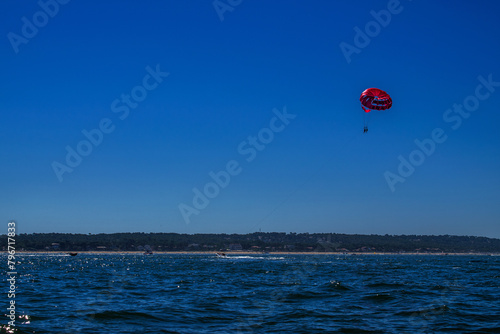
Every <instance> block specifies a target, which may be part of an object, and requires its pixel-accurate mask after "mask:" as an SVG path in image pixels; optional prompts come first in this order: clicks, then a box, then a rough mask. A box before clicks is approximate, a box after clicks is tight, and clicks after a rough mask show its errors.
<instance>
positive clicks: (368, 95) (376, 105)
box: [359, 88, 392, 133]
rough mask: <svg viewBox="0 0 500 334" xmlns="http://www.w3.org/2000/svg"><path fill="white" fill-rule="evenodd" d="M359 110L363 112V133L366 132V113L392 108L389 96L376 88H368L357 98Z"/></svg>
mask: <svg viewBox="0 0 500 334" xmlns="http://www.w3.org/2000/svg"><path fill="white" fill-rule="evenodd" d="M359 101H360V102H361V108H362V109H363V110H364V112H365V127H364V130H363V132H364V133H366V132H368V113H369V112H370V111H372V110H387V109H389V108H390V107H392V99H391V97H390V95H389V94H387V93H386V92H384V91H383V90H381V89H378V88H368V89H366V90H365V91H364V92H363V93H361V96H360V98H359Z"/></svg>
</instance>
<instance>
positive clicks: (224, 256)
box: [215, 253, 227, 259]
mask: <svg viewBox="0 0 500 334" xmlns="http://www.w3.org/2000/svg"><path fill="white" fill-rule="evenodd" d="M215 255H217V257H218V258H221V259H225V258H227V255H226V253H215Z"/></svg>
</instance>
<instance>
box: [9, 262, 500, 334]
mask: <svg viewBox="0 0 500 334" xmlns="http://www.w3.org/2000/svg"><path fill="white" fill-rule="evenodd" d="M1 258H2V259H3V260H4V262H5V264H6V263H7V258H6V256H2V257H1ZM16 260H17V268H16V269H17V277H16V278H17V280H16V295H15V305H16V309H15V312H16V321H15V327H13V326H10V327H9V326H7V323H8V321H9V318H8V317H7V315H8V311H4V313H5V315H6V316H5V317H4V319H2V332H3V333H6V332H9V333H10V332H12V333H71V334H73V333H412V334H415V333H500V257H497V256H463V255H461V256H451V255H450V256H432V255H356V256H354V255H273V254H266V255H246V256H234V255H229V256H228V257H227V258H217V257H216V256H215V255H211V254H210V255H206V254H205V255H172V254H154V255H148V256H145V255H127V254H113V255H95V254H94V255H93V254H79V255H77V256H75V257H70V256H63V255H59V256H57V255H52V256H49V255H20V254H17V259H16ZM5 272H7V270H6V271H5ZM3 284H4V285H5V286H4V288H3V290H4V291H5V292H7V291H8V290H9V283H8V282H7V281H5V280H4V283H3ZM2 299H3V300H2ZM2 299H0V301H1V302H2V303H3V307H4V310H6V308H7V307H8V306H9V304H8V303H9V300H10V299H8V298H7V293H5V294H4V297H3V298H2Z"/></svg>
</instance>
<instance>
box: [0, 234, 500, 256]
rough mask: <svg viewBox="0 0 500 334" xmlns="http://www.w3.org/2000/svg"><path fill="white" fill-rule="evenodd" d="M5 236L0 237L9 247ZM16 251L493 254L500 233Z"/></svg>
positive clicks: (89, 241)
mask: <svg viewBox="0 0 500 334" xmlns="http://www.w3.org/2000/svg"><path fill="white" fill-rule="evenodd" d="M7 241H8V240H7V236H6V235H1V236H0V242H1V245H2V247H3V248H0V250H4V251H5V250H7V249H6V245H7ZM15 249H16V252H23V251H24V252H37V253H38V252H47V253H53V252H62V253H68V252H72V253H84V252H85V253H88V252H94V253H100V254H103V253H106V252H110V253H113V254H116V253H128V252H130V253H144V252H148V251H149V250H151V251H152V252H153V253H169V252H172V253H173V254H179V253H188V254H196V253H200V254H205V253H215V252H225V253H228V252H238V254H259V253H260V254H262V253H272V254H443V255H444V254H449V255H451V254H496V253H500V239H494V238H486V237H475V236H452V235H439V236H434V235H387V234H386V235H373V234H372V235H363V234H339V233H280V232H266V233H265V232H256V233H250V234H178V233H113V234H71V233H34V234H19V235H16V239H15Z"/></svg>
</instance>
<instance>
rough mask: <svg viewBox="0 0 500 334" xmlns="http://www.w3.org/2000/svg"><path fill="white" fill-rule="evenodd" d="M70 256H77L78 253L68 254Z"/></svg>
mask: <svg viewBox="0 0 500 334" xmlns="http://www.w3.org/2000/svg"><path fill="white" fill-rule="evenodd" d="M68 254H69V255H70V256H77V255H78V253H68Z"/></svg>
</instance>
